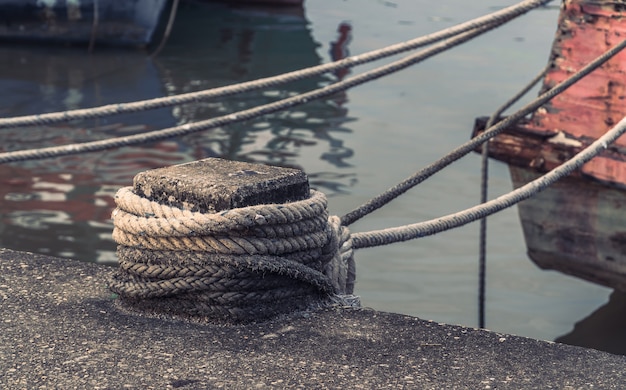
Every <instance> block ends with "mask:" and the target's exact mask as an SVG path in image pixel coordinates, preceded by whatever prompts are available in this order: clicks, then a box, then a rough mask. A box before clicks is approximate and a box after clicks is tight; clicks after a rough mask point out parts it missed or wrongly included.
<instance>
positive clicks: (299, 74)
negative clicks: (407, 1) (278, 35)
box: [0, 0, 552, 129]
mask: <svg viewBox="0 0 626 390" xmlns="http://www.w3.org/2000/svg"><path fill="white" fill-rule="evenodd" d="M551 1H552V0H525V1H521V2H519V3H518V4H514V5H512V6H509V7H506V8H503V9H501V10H499V11H496V12H493V13H490V14H488V15H484V16H481V17H479V18H475V19H472V20H469V21H467V22H464V23H460V24H458V25H455V26H452V27H449V28H446V29H443V30H440V31H437V32H435V33H432V34H427V35H424V36H422V37H418V38H415V39H412V40H409V41H406V42H400V43H397V44H394V45H390V46H387V47H385V48H382V49H378V50H373V51H370V52H367V53H363V54H361V55H357V56H351V57H347V58H344V59H342V60H340V61H335V62H331V63H328V64H323V65H318V66H313V67H309V68H305V69H301V70H297V71H293V72H289V73H284V74H281V75H278V76H273V77H266V78H262V79H258V80H253V81H249V82H245V83H240V84H235V85H229V86H226V87H220V88H214V89H208V90H203V91H198V92H190V93H185V94H180V95H176V96H167V97H161V98H155V99H149V100H142V101H137V102H130V103H119V104H109V105H105V106H100V107H93V108H86V109H77V110H70V111H64V112H54V113H47V114H40V115H29V116H22V117H15V118H0V129H2V128H9V127H21V126H42V125H51V124H54V123H60V122H67V121H70V120H77V119H93V118H100V117H104V116H109V115H118V114H124V113H132V112H139V111H144V110H152V109H157V108H163V107H170V106H175V105H180V104H185V103H193V102H198V101H203V100H208V99H214V98H218V97H224V96H230V95H234V94H238V93H243V92H250V91H254V90H258V89H263V88H269V87H272V86H276V85H280V84H285V83H289V82H293V81H297V80H301V79H304V78H308V77H313V76H317V75H320V74H324V73H328V72H334V71H336V70H338V69H343V68H350V67H354V66H357V65H361V64H366V63H369V62H373V61H376V60H379V59H382V58H386V57H389V56H392V55H395V54H399V53H403V52H406V51H410V50H413V49H417V48H419V47H422V46H426V45H429V44H431V43H435V42H438V41H441V40H444V39H447V38H450V37H453V36H456V35H459V34H462V33H465V32H468V31H471V30H475V29H478V28H481V27H485V26H493V27H496V26H499V25H501V24H503V23H506V22H507V21H509V20H512V19H514V18H516V17H518V16H520V15H522V14H525V13H526V12H528V11H530V10H532V9H535V8H537V7H540V6H542V5H545V4H547V3H549V2H551ZM171 22H172V23H173V20H172V21H171Z"/></svg>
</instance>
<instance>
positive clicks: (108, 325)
mask: <svg viewBox="0 0 626 390" xmlns="http://www.w3.org/2000/svg"><path fill="white" fill-rule="evenodd" d="M113 271H114V269H113V268H111V267H106V266H101V265H96V264H88V263H81V262H77V261H71V260H62V259H56V258H51V257H46V256H41V255H34V254H30V253H24V252H15V251H11V250H6V249H0V310H1V317H0V388H2V389H39V388H48V389H123V388H137V389H175V388H179V389H213V388H228V389H254V388H307V389H309V388H310V389H318V388H319V389H338V388H342V389H356V388H366V389H386V388H394V389H395V388H400V389H402V388H405V389H408V388H417V389H443V388H445V389H481V388H482V389H488V388H490V389H524V388H538V389H551V388H553V389H590V388H595V389H621V388H624V386H626V371H625V370H626V357H625V356H618V355H611V354H608V353H604V352H600V351H595V350H590V349H584V348H579V347H573V346H568V345H562V344H555V343H549V342H544V341H537V340H532V339H528V338H523V337H516V336H510V335H505V334H498V333H494V332H490V331H484V330H476V329H471V328H465V327H461V326H451V325H445V324H438V323H434V322H429V321H425V320H421V319H418V318H415V317H410V316H406V315H400V314H391V313H383V312H377V311H374V310H368V309H347V308H339V307H329V308H325V309H320V310H316V311H309V312H301V313H298V314H294V315H291V316H289V317H283V318H278V319H275V320H272V321H270V322H265V323H257V324H250V325H245V326H217V325H207V324H199V323H189V322H182V321H175V320H168V319H163V318H154V317H146V316H140V315H135V314H130V313H126V312H124V311H122V310H120V309H118V307H117V305H116V304H115V299H114V297H113V296H112V294H111V293H110V292H109V291H108V290H107V288H106V281H107V279H108V278H109V277H110V276H111V274H112V273H113Z"/></svg>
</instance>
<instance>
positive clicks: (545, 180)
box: [352, 117, 626, 249]
mask: <svg viewBox="0 0 626 390" xmlns="http://www.w3.org/2000/svg"><path fill="white" fill-rule="evenodd" d="M624 133H626V117H624V118H623V119H622V120H621V121H619V123H618V124H617V125H615V126H614V127H613V128H611V130H609V131H608V132H606V133H605V134H604V135H602V137H600V138H598V139H597V140H596V141H594V142H593V143H592V144H591V145H589V146H588V147H587V148H585V149H584V150H582V151H581V152H579V153H578V154H576V155H575V156H574V157H572V158H571V159H570V160H568V161H566V162H565V163H563V164H561V165H559V166H558V167H556V168H555V169H553V170H552V171H550V172H548V173H547V174H545V175H544V176H542V177H540V178H538V179H536V180H533V181H531V182H529V183H528V184H526V185H524V186H522V187H520V188H518V189H516V190H514V191H511V192H509V193H508V194H506V195H502V196H500V197H498V198H496V199H494V200H491V201H489V202H486V203H483V204H481V205H478V206H474V207H472V208H469V209H467V210H464V211H460V212H458V213H454V214H449V215H446V216H444V217H441V218H437V219H434V220H431V221H426V222H420V223H416V224H412V225H406V226H401V227H396V228H390V229H383V230H376V231H370V232H366V233H355V234H352V239H353V246H354V248H355V249H357V248H366V247H371V246H379V245H387V244H391V243H394V242H400V241H406V240H411V239H414V238H418V237H425V236H429V235H433V234H435V233H439V232H442V231H445V230H449V229H452V228H455V227H459V226H463V225H465V224H468V223H470V222H473V221H476V220H477V219H480V218H484V217H486V216H488V215H491V214H494V213H496V212H498V211H501V210H503V209H505V208H507V207H511V206H513V205H514V204H517V203H519V202H521V201H522V200H525V199H528V198H530V197H531V196H533V195H535V194H536V193H538V192H540V191H543V190H544V189H545V188H547V187H548V186H550V185H552V184H553V183H555V182H556V181H557V180H560V179H562V178H564V177H566V176H568V175H569V174H570V173H572V172H573V171H574V170H576V169H578V168H580V167H581V166H582V165H583V164H585V163H586V162H588V161H589V160H591V159H592V158H594V157H595V156H597V155H598V154H600V153H601V152H602V151H603V150H604V149H606V148H608V145H610V144H611V143H613V142H614V141H615V140H616V139H617V138H619V137H620V136H621V135H623V134H624Z"/></svg>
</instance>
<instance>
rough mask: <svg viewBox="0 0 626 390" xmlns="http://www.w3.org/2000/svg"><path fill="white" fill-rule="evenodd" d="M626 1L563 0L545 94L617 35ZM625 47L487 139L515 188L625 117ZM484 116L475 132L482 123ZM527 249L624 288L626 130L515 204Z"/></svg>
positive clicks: (545, 261) (624, 32)
mask: <svg viewBox="0 0 626 390" xmlns="http://www.w3.org/2000/svg"><path fill="white" fill-rule="evenodd" d="M624 18H626V8H625V7H624V6H623V2H621V1H619V2H617V1H608V0H563V1H562V3H561V10H560V15H559V21H558V28H557V31H556V35H555V38H554V41H553V45H552V50H551V53H550V57H549V65H550V67H549V70H548V72H547V73H546V75H545V77H544V80H543V87H542V90H541V93H543V92H545V91H548V90H549V89H551V88H552V87H554V86H555V85H557V84H558V83H560V82H561V81H563V80H565V79H566V78H567V77H569V76H570V75H572V74H573V73H574V72H576V71H577V70H579V69H581V68H582V67H583V66H585V65H586V64H588V63H589V62H591V61H592V60H593V59H595V58H596V57H598V56H600V55H601V54H603V53H604V52H605V51H607V50H608V49H610V48H612V47H614V46H615V45H617V44H618V43H620V42H621V41H622V40H623V39H624V37H625V36H626V24H624V23H623V22H622V21H623V20H624ZM625 80H626V51H622V52H620V53H618V54H617V55H616V56H615V57H613V58H612V59H610V60H609V61H608V62H606V63H605V64H604V65H602V66H601V67H600V68H598V69H596V70H595V71H593V72H592V73H591V74H589V75H588V76H586V77H585V78H584V79H582V80H581V81H579V82H578V83H576V84H574V85H572V86H571V87H570V88H568V89H567V90H565V91H564V92H563V93H561V94H560V95H558V96H556V97H555V98H553V99H552V100H551V101H550V102H548V103H546V104H545V105H544V106H542V107H540V108H539V109H538V110H536V111H535V112H534V113H533V114H532V116H531V117H530V118H529V119H526V120H523V121H521V122H519V123H518V124H516V125H514V126H511V127H510V128H508V129H506V130H505V131H504V132H503V133H501V134H499V135H498V136H496V137H494V138H493V139H491V140H490V141H489V144H488V145H489V146H488V151H489V156H490V157H492V158H494V159H497V160H499V161H502V162H505V163H507V164H508V165H509V168H510V172H511V178H512V182H513V185H514V187H516V188H517V187H520V186H523V185H525V184H527V183H528V182H530V181H532V180H534V179H536V178H538V177H540V176H541V175H543V174H545V173H546V172H548V171H550V170H552V169H554V168H555V167H557V166H559V165H560V164H562V163H563V162H565V161H566V160H568V159H570V158H571V157H573V156H574V155H576V154H577V153H578V152H580V151H581V150H583V149H584V148H586V147H587V146H589V145H590V144H591V143H592V142H593V141H595V140H596V139H598V138H599V137H600V136H601V135H603V134H604V133H606V132H607V131H608V130H610V129H611V128H612V127H613V126H614V125H615V124H616V123H617V122H619V121H620V120H621V119H622V118H623V117H624V116H626V99H625V97H626V81H625ZM485 122H486V118H479V119H477V121H476V123H475V126H474V134H475V135H476V134H478V133H480V132H481V131H483V129H484V125H485ZM518 210H519V216H520V220H521V224H522V227H523V231H524V236H525V240H526V245H527V248H528V254H529V257H530V258H531V260H532V261H533V262H535V263H536V264H537V265H538V266H539V267H541V268H543V269H554V270H558V271H561V272H563V273H566V274H569V275H573V276H576V277H579V278H582V279H585V280H588V281H591V282H595V283H598V284H601V285H604V286H607V287H610V288H614V289H617V290H621V291H626V137H625V136H622V137H620V138H619V139H618V140H617V141H616V142H615V143H614V144H612V145H608V147H607V149H606V150H604V151H603V152H602V153H601V154H600V155H598V156H596V157H595V158H593V159H592V160H590V161H589V162H588V163H586V164H584V165H583V166H582V167H581V168H580V169H579V170H577V171H576V172H574V173H572V174H571V175H570V176H569V177H567V178H566V179H563V180H561V181H559V182H557V183H556V184H553V185H552V186H550V187H549V188H547V189H545V190H544V191H542V192H541V193H539V194H537V195H535V196H533V197H532V198H530V199H528V200H525V201H523V202H521V203H519V205H518Z"/></svg>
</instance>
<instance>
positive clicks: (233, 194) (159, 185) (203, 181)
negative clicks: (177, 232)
mask: <svg viewBox="0 0 626 390" xmlns="http://www.w3.org/2000/svg"><path fill="white" fill-rule="evenodd" d="M133 186H134V191H135V193H136V194H137V195H139V196H142V197H145V198H147V199H149V200H152V201H155V202H158V203H160V204H165V205H168V206H173V207H178V208H181V209H183V210H189V211H198V212H203V213H215V212H219V211H222V210H228V209H234V208H239V207H247V206H254V205H258V204H273V203H287V202H293V201H297V200H303V199H306V198H308V196H309V182H308V178H307V176H306V174H305V173H304V172H302V171H300V170H297V169H291V168H282V167H274V166H268V165H261V164H250V163H245V162H239V161H229V160H223V159H220V158H207V159H204V160H199V161H194V162H190V163H186V164H181V165H175V166H170V167H165V168H158V169H152V170H149V171H145V172H141V173H139V174H137V175H136V176H135V179H134V181H133Z"/></svg>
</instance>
